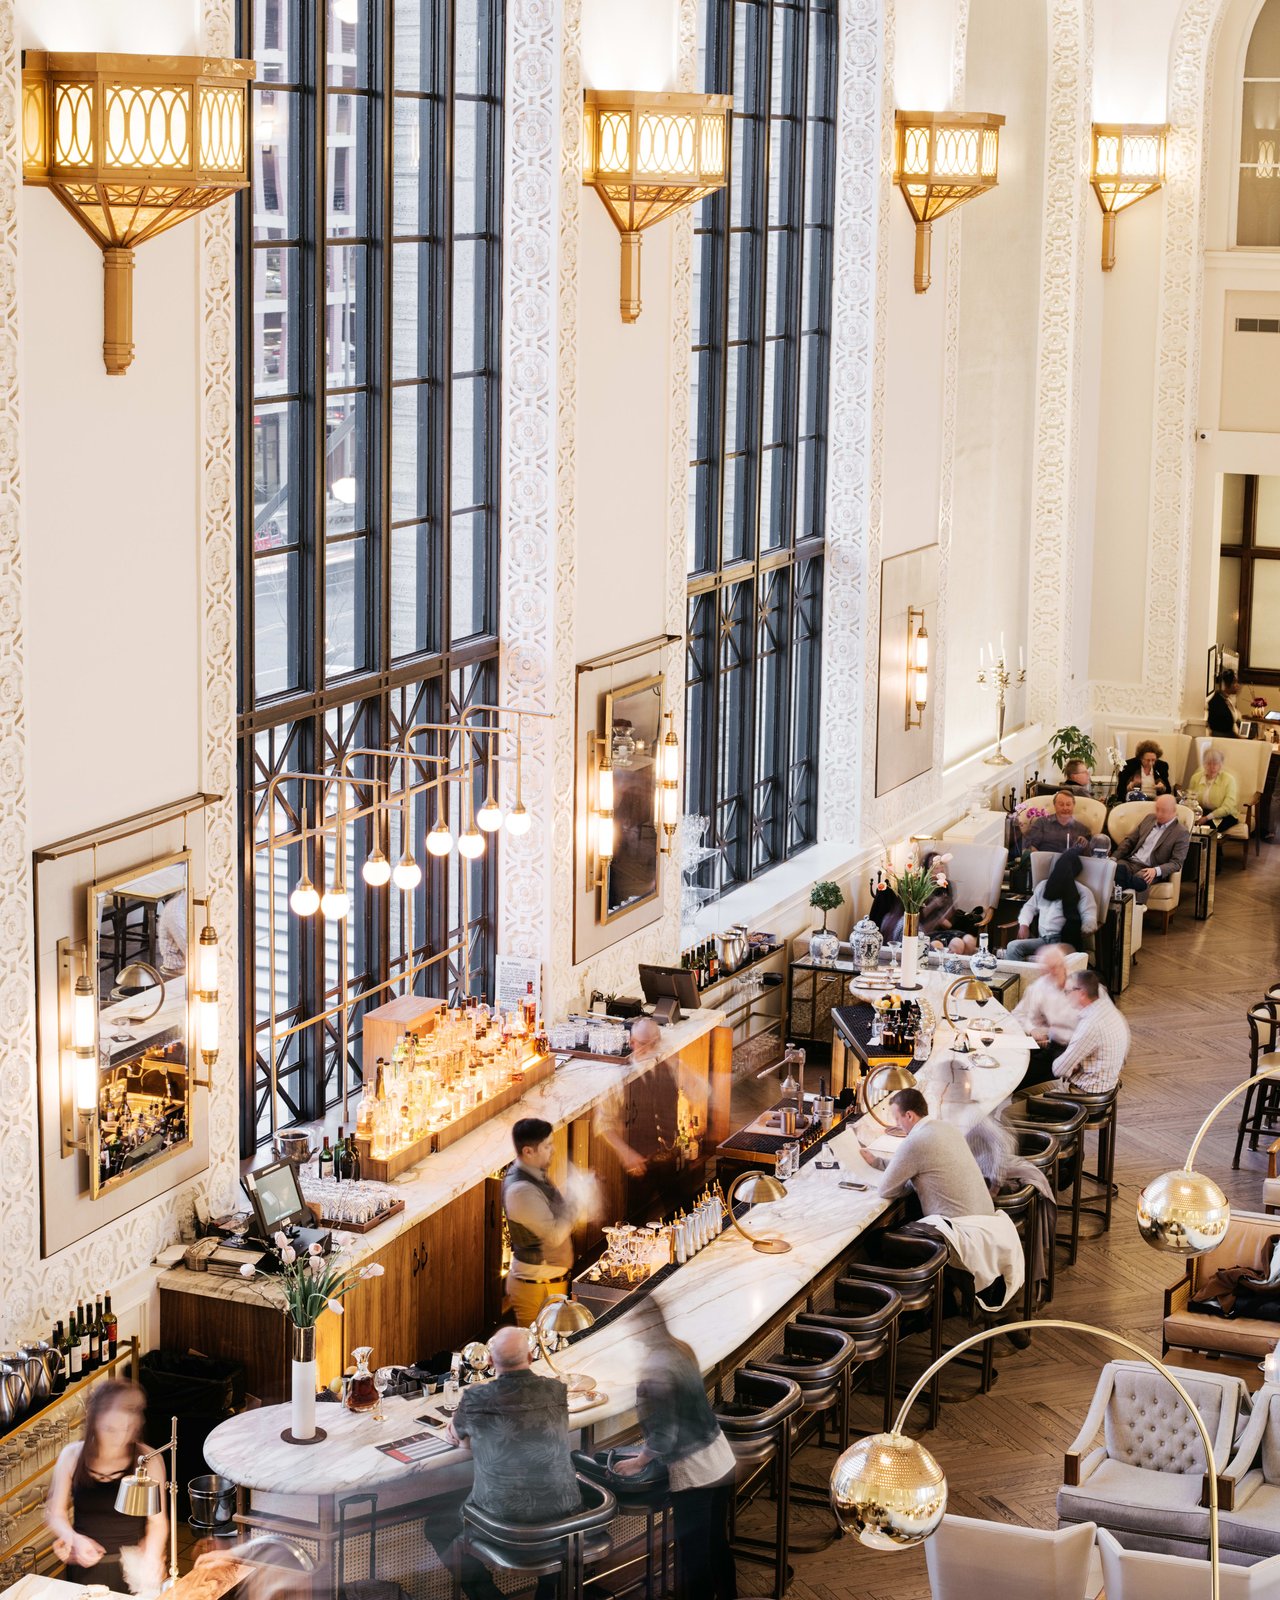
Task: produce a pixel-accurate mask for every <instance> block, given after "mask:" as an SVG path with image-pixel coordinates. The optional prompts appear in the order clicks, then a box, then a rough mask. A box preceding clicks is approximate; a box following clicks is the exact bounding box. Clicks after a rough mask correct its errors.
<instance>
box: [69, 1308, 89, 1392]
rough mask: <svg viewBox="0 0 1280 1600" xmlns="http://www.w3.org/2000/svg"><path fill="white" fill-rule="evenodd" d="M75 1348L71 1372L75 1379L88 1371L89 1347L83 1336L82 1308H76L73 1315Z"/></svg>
mask: <svg viewBox="0 0 1280 1600" xmlns="http://www.w3.org/2000/svg"><path fill="white" fill-rule="evenodd" d="M74 1330H75V1336H76V1348H75V1352H74V1354H73V1356H72V1370H73V1371H74V1372H75V1375H76V1377H77V1378H79V1377H81V1376H83V1374H84V1373H86V1372H87V1371H88V1370H89V1346H88V1344H87V1342H86V1340H85V1336H84V1307H83V1306H77V1308H76V1310H75V1314H74Z"/></svg>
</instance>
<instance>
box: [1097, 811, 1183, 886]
mask: <svg viewBox="0 0 1280 1600" xmlns="http://www.w3.org/2000/svg"><path fill="white" fill-rule="evenodd" d="M1190 846H1191V835H1190V834H1189V833H1188V832H1187V830H1186V829H1185V828H1184V827H1183V826H1182V824H1181V823H1180V822H1179V821H1178V802H1177V801H1176V800H1175V799H1174V797H1173V796H1172V795H1171V794H1162V795H1159V796H1157V798H1156V802H1155V808H1154V810H1153V811H1152V813H1151V815H1150V816H1148V817H1143V819H1142V821H1141V822H1140V823H1139V824H1138V826H1137V827H1136V828H1135V829H1134V830H1133V832H1132V833H1131V834H1130V835H1129V837H1128V838H1127V839H1124V840H1122V841H1121V843H1120V845H1119V848H1118V849H1117V850H1116V858H1115V859H1116V888H1117V889H1132V890H1133V891H1134V892H1135V893H1136V895H1137V897H1138V899H1139V900H1140V901H1145V900H1146V898H1147V896H1148V895H1149V894H1150V892H1151V885H1152V884H1153V883H1163V882H1165V881H1166V880H1167V879H1169V878H1172V877H1173V875H1174V873H1175V872H1180V871H1181V870H1182V864H1183V862H1184V861H1185V860H1186V859H1187V851H1188V849H1189V848H1190Z"/></svg>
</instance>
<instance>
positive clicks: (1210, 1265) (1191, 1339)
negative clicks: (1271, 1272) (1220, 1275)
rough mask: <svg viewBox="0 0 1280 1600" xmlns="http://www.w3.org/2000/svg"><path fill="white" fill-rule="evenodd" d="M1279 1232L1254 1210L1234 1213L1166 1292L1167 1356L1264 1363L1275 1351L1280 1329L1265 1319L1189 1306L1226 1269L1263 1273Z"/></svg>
mask: <svg viewBox="0 0 1280 1600" xmlns="http://www.w3.org/2000/svg"><path fill="white" fill-rule="evenodd" d="M1277 1234H1280V1220H1277V1219H1276V1218H1275V1217H1267V1216H1260V1215H1259V1214H1258V1213H1257V1212H1256V1211H1233V1212H1232V1214H1231V1221H1230V1222H1229V1223H1228V1224H1227V1231H1226V1233H1224V1234H1223V1236H1222V1238H1221V1239H1220V1240H1219V1242H1218V1243H1217V1244H1216V1245H1215V1246H1214V1247H1213V1249H1212V1250H1209V1251H1206V1253H1205V1254H1204V1255H1202V1256H1194V1257H1193V1258H1192V1259H1191V1260H1190V1261H1188V1263H1187V1267H1186V1271H1185V1272H1184V1273H1183V1275H1182V1277H1181V1278H1179V1279H1178V1281H1177V1282H1176V1283H1175V1284H1173V1285H1172V1286H1171V1287H1170V1288H1168V1289H1166V1290H1165V1296H1164V1321H1163V1323H1162V1325H1161V1332H1162V1336H1163V1348H1164V1353H1165V1354H1167V1355H1170V1357H1171V1359H1172V1360H1174V1361H1177V1360H1178V1359H1179V1354H1180V1352H1181V1351H1184V1350H1194V1351H1197V1352H1199V1353H1202V1354H1207V1355H1213V1356H1220V1355H1225V1356H1233V1357H1236V1358H1238V1359H1243V1360H1250V1361H1261V1360H1262V1358H1263V1357H1264V1356H1265V1355H1266V1354H1267V1352H1268V1351H1269V1350H1272V1349H1274V1348H1275V1344H1276V1340H1277V1338H1280V1326H1277V1324H1276V1323H1274V1322H1269V1321H1267V1320H1266V1319H1265V1318H1262V1317H1215V1316H1211V1315H1207V1314H1205V1313H1204V1312H1199V1311H1193V1310H1192V1309H1191V1302H1192V1301H1193V1300H1195V1301H1199V1300H1202V1299H1203V1298H1204V1287H1205V1285H1206V1284H1207V1283H1208V1282H1209V1280H1210V1278H1212V1277H1213V1275H1214V1274H1215V1273H1216V1272H1220V1271H1221V1270H1222V1269H1223V1268H1224V1267H1248V1268H1249V1269H1250V1270H1251V1271H1257V1270H1258V1269H1261V1270H1262V1272H1263V1274H1264V1276H1265V1274H1266V1271H1267V1268H1268V1267H1269V1265H1270V1261H1271V1255H1272V1248H1273V1247H1272V1243H1271V1241H1272V1240H1273V1239H1274V1238H1275V1237H1276V1235H1277Z"/></svg>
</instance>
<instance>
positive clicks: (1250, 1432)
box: [1218, 1329, 1280, 1570]
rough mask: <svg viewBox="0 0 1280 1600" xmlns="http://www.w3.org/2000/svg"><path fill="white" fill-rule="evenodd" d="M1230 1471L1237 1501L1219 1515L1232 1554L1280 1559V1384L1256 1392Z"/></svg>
mask: <svg viewBox="0 0 1280 1600" xmlns="http://www.w3.org/2000/svg"><path fill="white" fill-rule="evenodd" d="M1277 1332H1278V1333H1280V1329H1277ZM1227 1473H1228V1476H1230V1477H1231V1478H1232V1479H1233V1480H1234V1482H1235V1500H1234V1504H1233V1505H1232V1507H1231V1510H1230V1511H1224V1512H1223V1513H1222V1514H1221V1516H1220V1517H1219V1518H1218V1527H1219V1537H1220V1539H1221V1543H1222V1549H1223V1551H1224V1553H1226V1552H1229V1554H1227V1555H1226V1559H1227V1560H1230V1561H1239V1562H1241V1563H1245V1562H1249V1563H1252V1562H1254V1561H1263V1560H1265V1559H1266V1558H1267V1557H1268V1556H1276V1557H1278V1558H1280V1389H1277V1388H1275V1387H1274V1386H1273V1385H1270V1384H1268V1385H1267V1386H1266V1387H1264V1388H1263V1389H1262V1391H1261V1392H1260V1393H1259V1394H1256V1395H1255V1396H1254V1398H1253V1410H1252V1412H1251V1413H1250V1416H1249V1420H1248V1422H1247V1423H1246V1424H1245V1427H1244V1431H1243V1432H1242V1433H1241V1435H1240V1440H1239V1443H1238V1444H1237V1445H1236V1453H1235V1459H1234V1460H1233V1461H1232V1462H1231V1464H1230V1465H1229V1466H1228V1468H1227ZM1276 1567H1277V1570H1280V1559H1278V1560H1277V1562H1276Z"/></svg>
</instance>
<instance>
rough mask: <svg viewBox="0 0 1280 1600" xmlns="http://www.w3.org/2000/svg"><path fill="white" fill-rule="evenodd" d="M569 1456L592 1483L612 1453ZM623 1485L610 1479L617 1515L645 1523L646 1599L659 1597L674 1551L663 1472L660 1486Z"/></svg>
mask: <svg viewBox="0 0 1280 1600" xmlns="http://www.w3.org/2000/svg"><path fill="white" fill-rule="evenodd" d="M569 1453H570V1455H571V1456H572V1458H573V1464H574V1466H575V1467H576V1468H577V1469H578V1471H579V1472H580V1473H584V1474H585V1475H586V1476H587V1477H588V1478H591V1479H592V1480H593V1481H594V1480H595V1479H596V1478H597V1477H598V1475H599V1472H600V1470H601V1469H602V1468H605V1469H607V1467H608V1458H609V1456H610V1455H611V1454H612V1452H611V1451H608V1450H597V1451H596V1452H595V1453H594V1454H590V1453H588V1452H587V1451H586V1450H571V1451H570V1452H569ZM626 1482H627V1480H626V1479H625V1478H617V1477H613V1478H611V1479H610V1483H611V1488H610V1493H611V1494H612V1495H613V1498H614V1499H615V1500H616V1501H617V1502H618V1515H619V1516H621V1517H637V1518H639V1519H640V1520H641V1521H642V1522H643V1523H644V1557H643V1560H644V1563H645V1575H644V1594H645V1600H654V1596H655V1595H657V1596H659V1597H662V1596H666V1595H669V1594H670V1593H671V1586H670V1583H669V1581H668V1580H669V1578H670V1575H671V1551H672V1549H673V1548H674V1528H673V1516H672V1509H671V1490H670V1488H669V1486H668V1484H667V1481H666V1475H665V1473H664V1474H663V1477H662V1481H661V1482H659V1483H651V1484H636V1485H634V1486H630V1485H629V1486H628V1487H626V1488H623V1484H624V1483H626ZM635 1559H636V1558H635V1557H634V1556H631V1557H628V1558H627V1559H626V1560H624V1561H623V1562H621V1564H620V1565H618V1566H616V1567H614V1568H613V1569H612V1570H611V1572H610V1573H609V1576H610V1577H612V1576H613V1573H616V1572H621V1571H622V1570H623V1568H624V1567H627V1566H630V1565H631V1564H632V1562H633V1561H635ZM655 1573H656V1574H657V1578H658V1585H657V1588H655V1587H654V1575H655Z"/></svg>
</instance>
